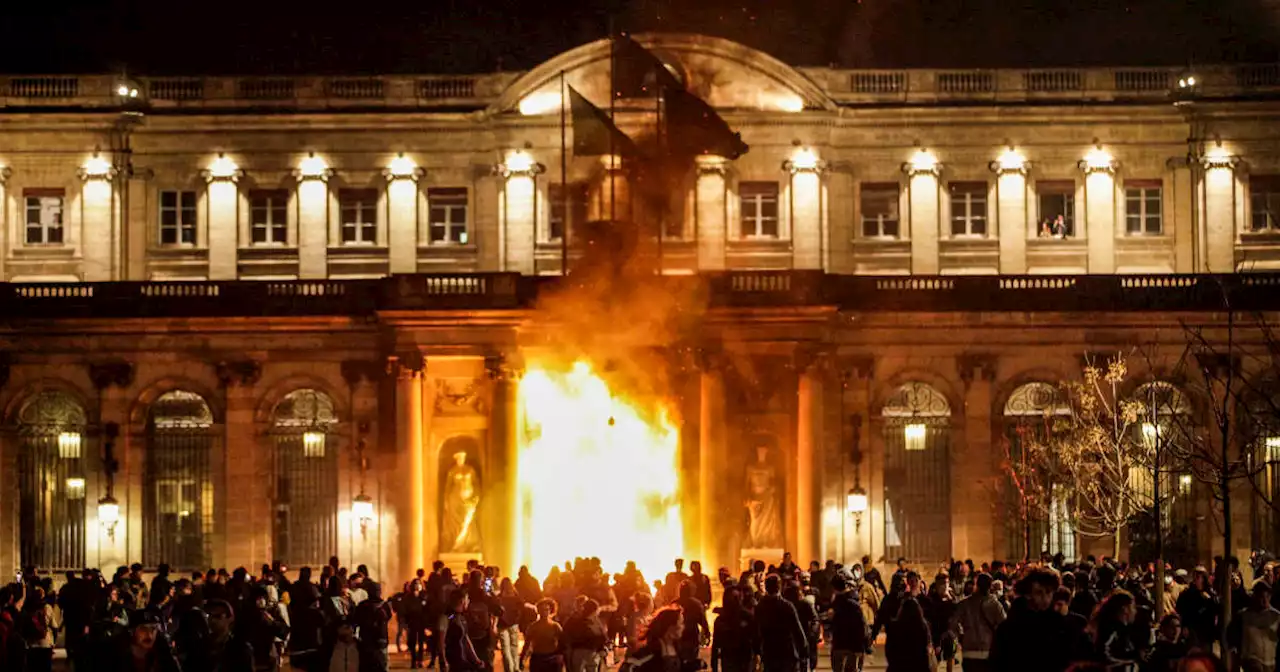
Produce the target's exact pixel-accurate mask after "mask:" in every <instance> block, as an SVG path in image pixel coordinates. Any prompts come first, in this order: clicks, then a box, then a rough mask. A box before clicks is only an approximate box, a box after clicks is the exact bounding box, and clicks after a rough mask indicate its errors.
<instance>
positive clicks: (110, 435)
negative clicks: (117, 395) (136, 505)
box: [98, 422, 120, 541]
mask: <svg viewBox="0 0 1280 672" xmlns="http://www.w3.org/2000/svg"><path fill="white" fill-rule="evenodd" d="M102 434H103V437H104V438H105V439H106V440H105V441H103V442H102V473H103V475H105V476H106V480H107V494H106V495H105V496H104V497H103V498H102V499H99V500H98V524H99V525H101V526H102V529H103V530H104V531H105V532H106V533H107V538H108V539H111V540H112V541H115V538H116V524H117V523H119V522H120V503H119V502H117V501H116V498H115V496H114V495H113V492H114V490H115V477H116V471H117V470H118V469H119V468H120V463H119V462H116V458H115V443H116V437H117V436H119V435H120V425H117V424H116V423H114V422H108V423H107V424H105V425H104V426H103V427H102Z"/></svg>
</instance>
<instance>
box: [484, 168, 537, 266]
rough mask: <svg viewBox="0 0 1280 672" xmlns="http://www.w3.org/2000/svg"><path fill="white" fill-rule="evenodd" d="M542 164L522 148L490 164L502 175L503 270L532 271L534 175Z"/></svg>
mask: <svg viewBox="0 0 1280 672" xmlns="http://www.w3.org/2000/svg"><path fill="white" fill-rule="evenodd" d="M543 171H544V168H543V166H542V165H541V164H538V163H535V162H534V161H533V159H532V158H531V157H529V155H528V154H527V153H525V152H523V151H520V152H513V153H512V154H510V155H509V156H507V160H506V161H505V162H504V163H500V164H498V165H496V166H494V167H493V172H494V173H495V174H496V175H499V176H501V177H502V178H503V180H504V184H503V188H502V194H501V199H500V201H499V202H500V208H499V212H500V213H501V219H500V220H499V222H498V226H500V227H501V232H502V239H503V240H504V241H506V243H505V245H504V246H503V254H502V270H504V271H514V272H517V273H520V274H522V275H532V274H533V272H534V269H533V266H534V264H533V248H534V242H535V241H536V240H537V227H538V208H537V202H538V183H537V176H538V174H539V173H542V172H543Z"/></svg>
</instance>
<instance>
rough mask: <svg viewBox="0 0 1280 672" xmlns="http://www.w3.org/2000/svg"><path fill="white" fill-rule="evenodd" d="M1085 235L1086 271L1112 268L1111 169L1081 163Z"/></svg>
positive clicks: (1113, 203)
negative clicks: (1083, 172) (1082, 167)
mask: <svg viewBox="0 0 1280 672" xmlns="http://www.w3.org/2000/svg"><path fill="white" fill-rule="evenodd" d="M1084 170H1085V178H1084V200H1085V238H1086V239H1087V240H1088V243H1087V249H1088V251H1089V264H1088V268H1089V272H1090V273H1115V271H1116V194H1115V191H1116V184H1115V174H1114V171H1113V169H1112V168H1111V167H1110V165H1109V164H1108V166H1106V167H1102V166H1100V165H1088V164H1086V165H1085V168H1084Z"/></svg>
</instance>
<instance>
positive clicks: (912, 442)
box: [902, 422, 928, 450]
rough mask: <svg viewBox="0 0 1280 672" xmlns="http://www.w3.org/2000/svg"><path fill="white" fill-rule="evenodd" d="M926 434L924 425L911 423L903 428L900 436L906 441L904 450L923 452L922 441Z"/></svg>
mask: <svg viewBox="0 0 1280 672" xmlns="http://www.w3.org/2000/svg"><path fill="white" fill-rule="evenodd" d="M927 434H928V430H927V429H926V428H925V426H924V424H922V423H918V422H913V423H911V424H909V425H906V426H905V427H903V428H902V436H903V437H904V438H905V439H906V442H907V444H906V449H907V450H924V448H925V441H924V440H925V436H926V435H927Z"/></svg>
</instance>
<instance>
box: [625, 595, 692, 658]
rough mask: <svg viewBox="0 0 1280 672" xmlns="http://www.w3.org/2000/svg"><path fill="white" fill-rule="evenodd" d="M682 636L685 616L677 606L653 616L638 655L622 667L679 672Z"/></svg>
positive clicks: (667, 608)
mask: <svg viewBox="0 0 1280 672" xmlns="http://www.w3.org/2000/svg"><path fill="white" fill-rule="evenodd" d="M683 635H684V615H683V614H682V613H681V611H680V608H679V607H676V606H670V607H665V608H663V609H659V610H658V611H657V612H655V613H654V614H653V620H651V621H650V622H649V627H647V628H646V629H645V631H644V634H643V640H642V643H641V646H640V650H639V651H638V652H637V655H635V656H632V657H628V658H627V661H626V662H625V663H624V664H623V665H624V666H625V667H627V668H628V669H631V670H634V672H681V670H682V669H683V663H684V661H683V660H681V658H680V638H681V637H682V636H683Z"/></svg>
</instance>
